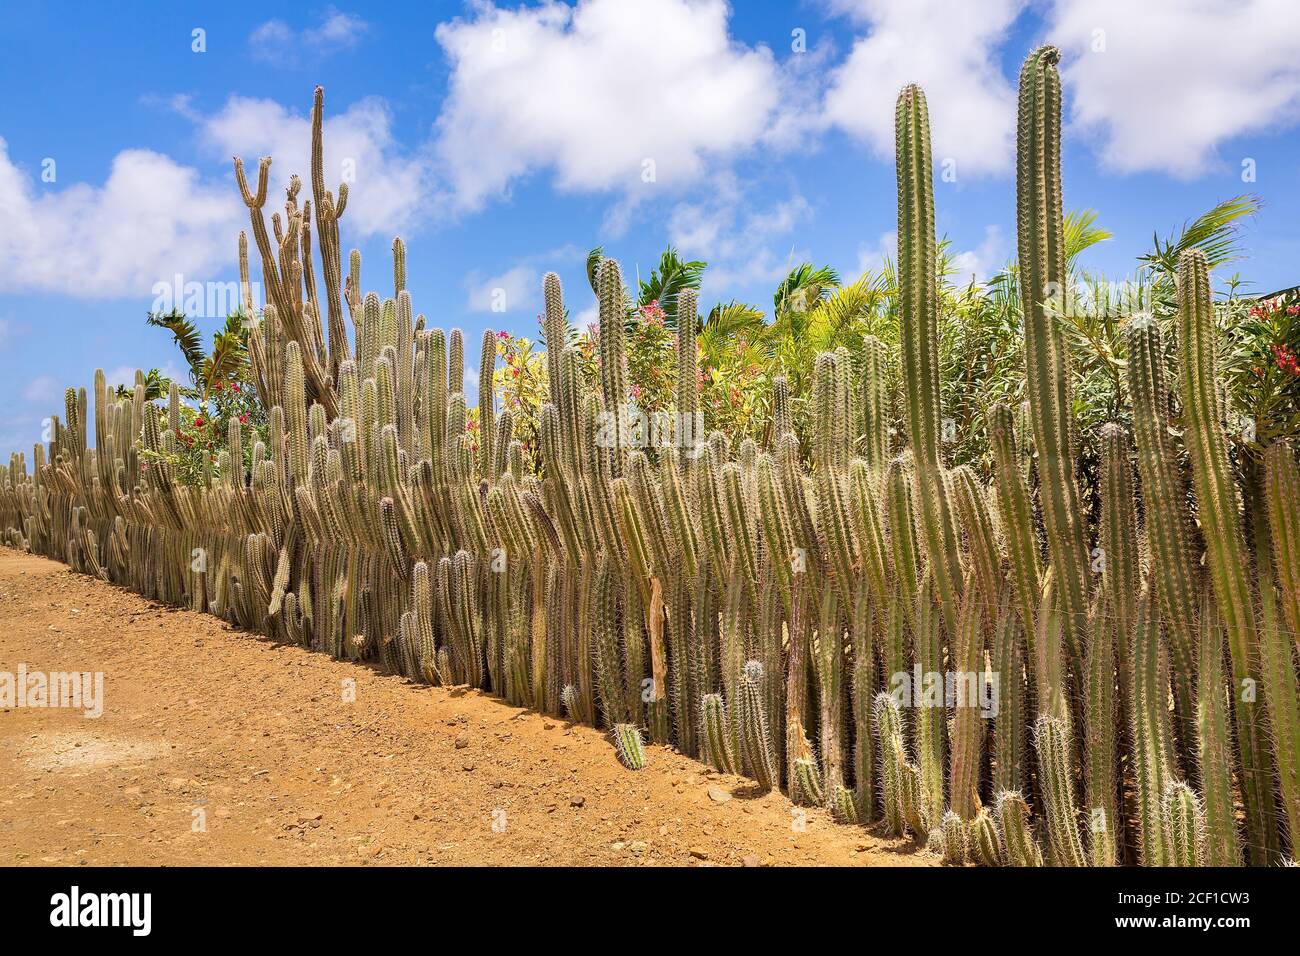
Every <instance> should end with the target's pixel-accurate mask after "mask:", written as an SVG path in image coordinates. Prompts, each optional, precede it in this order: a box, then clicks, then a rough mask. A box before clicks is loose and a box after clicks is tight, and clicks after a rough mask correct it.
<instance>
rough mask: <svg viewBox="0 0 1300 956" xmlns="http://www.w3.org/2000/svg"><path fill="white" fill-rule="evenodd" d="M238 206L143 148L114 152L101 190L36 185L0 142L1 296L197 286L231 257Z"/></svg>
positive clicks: (226, 192) (225, 191) (102, 294)
mask: <svg viewBox="0 0 1300 956" xmlns="http://www.w3.org/2000/svg"><path fill="white" fill-rule="evenodd" d="M241 205H242V204H241V203H240V202H239V199H238V194H237V193H234V192H232V191H231V190H230V188H229V187H228V186H226V187H224V188H217V187H214V186H211V185H208V184H205V183H204V182H202V181H201V180H200V178H199V174H198V172H197V171H196V170H195V169H193V168H191V167H188V166H182V165H180V164H178V163H176V162H175V161H174V160H172V159H170V158H168V157H167V156H163V155H161V154H160V153H155V152H152V151H150V150H144V149H128V150H123V151H122V152H120V153H118V154H117V156H116V157H114V159H113V162H112V166H111V167H110V169H109V173H108V178H107V179H106V180H105V181H104V183H103V185H92V184H89V183H77V184H75V185H72V186H68V187H63V188H56V187H54V186H44V185H37V184H36V182H35V181H34V179H33V177H32V176H29V175H27V174H26V173H25V172H24V171H23V170H21V169H19V167H18V166H17V165H16V164H15V163H14V162H13V161H12V160H10V158H9V151H8V147H7V144H6V143H5V141H4V140H3V139H0V290H3V291H8V292H16V291H28V292H55V293H61V294H65V295H71V296H76V297H81V298H112V297H121V296H130V295H143V294H147V293H148V292H149V290H150V289H151V288H152V287H153V285H154V283H156V282H159V281H170V280H171V278H172V276H174V275H175V274H176V273H181V274H183V275H185V276H187V277H194V278H202V277H204V276H205V274H209V273H210V272H211V271H212V270H213V269H217V268H221V267H222V266H224V265H226V264H228V263H229V262H230V261H232V260H233V259H234V253H235V235H236V232H237V231H238V222H239V218H240V212H241V209H240V206H241Z"/></svg>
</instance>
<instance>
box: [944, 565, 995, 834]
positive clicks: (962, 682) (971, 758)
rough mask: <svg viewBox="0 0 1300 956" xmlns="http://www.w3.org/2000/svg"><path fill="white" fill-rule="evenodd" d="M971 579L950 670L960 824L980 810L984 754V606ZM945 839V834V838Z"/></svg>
mask: <svg viewBox="0 0 1300 956" xmlns="http://www.w3.org/2000/svg"><path fill="white" fill-rule="evenodd" d="M972 578H973V572H972V573H971V574H968V575H967V579H966V586H965V591H966V596H965V598H964V599H963V600H962V607H961V615H960V617H959V618H958V624H957V633H956V635H955V636H954V640H953V644H952V658H951V661H950V664H949V666H950V668H951V669H952V670H953V671H954V672H955V673H954V674H953V678H954V690H955V694H954V698H955V699H954V707H953V720H952V763H951V768H950V772H949V775H948V777H949V779H948V783H949V801H950V803H951V804H952V810H953V811H955V812H956V814H957V815H958V817H960V818H961V819H962V820H966V821H969V820H973V819H974V818H975V814H976V813H977V812H978V810H979V780H980V766H981V764H982V762H983V752H984V721H983V715H982V714H981V712H980V710H981V706H982V704H981V697H982V694H981V692H980V691H981V685H982V684H983V681H984V631H985V624H984V603H983V600H984V599H983V597H982V595H981V594H980V593H979V591H978V589H977V587H976V585H975V583H974V581H973V580H972ZM945 836H946V834H945Z"/></svg>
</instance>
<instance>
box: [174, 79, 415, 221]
mask: <svg viewBox="0 0 1300 956" xmlns="http://www.w3.org/2000/svg"><path fill="white" fill-rule="evenodd" d="M325 106H326V112H325V131H324V141H325V163H324V165H325V181H326V185H327V186H328V188H329V189H330V190H331V191H335V192H337V188H338V184H339V183H340V182H342V181H344V180H345V179H346V180H347V181H348V205H347V209H346V210H345V211H344V214H343V219H342V220H341V228H342V229H343V230H344V231H347V230H350V229H351V230H356V231H357V232H359V233H360V234H362V235H367V236H368V235H374V234H376V233H391V232H393V231H394V230H401V229H403V228H405V227H407V226H409V225H411V224H412V223H413V222H415V221H416V219H417V213H418V212H421V211H425V210H424V207H423V206H422V197H425V196H427V195H428V193H429V189H428V178H427V177H428V172H429V170H428V164H427V162H426V161H425V160H424V158H422V157H421V156H419V155H418V154H415V155H412V154H408V153H407V152H406V151H405V150H404V149H402V147H401V146H400V145H399V144H398V142H397V140H396V138H395V137H394V135H393V128H392V115H391V114H390V113H389V110H388V107H387V105H386V104H385V102H384V101H383V100H381V99H378V98H376V97H370V98H367V99H363V100H359V101H358V102H356V103H353V104H352V106H350V107H349V108H348V109H347V110H345V111H344V112H342V113H337V114H334V115H330V113H329V100H328V98H327V99H326V103H325ZM197 120H198V122H199V123H200V126H201V133H202V136H203V138H204V140H205V141H206V142H207V143H208V144H209V145H210V146H212V148H213V150H214V151H215V152H216V153H217V155H219V156H221V157H223V158H228V157H230V156H231V155H236V156H242V157H243V159H244V167H245V170H246V171H247V174H248V176H249V185H250V188H256V185H257V183H256V175H257V157H259V156H268V155H269V156H271V157H272V158H273V159H274V162H273V163H272V165H271V181H272V183H273V185H274V186H275V193H273V194H271V196H270V197H269V198H268V199H267V207H266V215H267V216H268V218H269V216H270V214H271V212H272V211H273V210H275V209H276V208H278V207H279V206H280V205H281V203H282V200H281V199H277V198H275V196H276V194H278V195H279V196H281V197H282V196H283V190H284V188H285V187H286V186H287V185H288V183H289V177H290V176H291V175H292V174H294V173H297V174H298V176H300V177H301V178H302V180H303V192H302V194H301V195H300V196H299V202H301V201H302V200H303V199H304V198H310V196H311V191H310V190H311V185H310V179H311V121H310V119H309V117H308V116H307V115H299V114H297V113H294V112H292V111H290V110H288V109H285V107H283V106H281V105H280V104H279V103H277V102H275V101H274V100H261V99H249V98H246V97H239V96H235V97H231V98H230V100H228V101H227V103H226V105H225V106H224V107H223V108H222V109H221V111H220V112H218V113H216V114H215V115H212V116H209V117H197ZM232 188H233V187H232ZM237 195H238V193H236V196H237Z"/></svg>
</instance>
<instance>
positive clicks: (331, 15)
mask: <svg viewBox="0 0 1300 956" xmlns="http://www.w3.org/2000/svg"><path fill="white" fill-rule="evenodd" d="M369 29H370V25H369V24H367V23H366V21H365V20H363V19H361V17H359V16H357V15H356V14H354V13H343V12H342V11H340V10H336V9H335V8H334V7H330V8H329V9H327V10H326V11H325V13H324V14H322V15H321V18H320V21H319V22H318V23H317V24H316V25H315V26H311V27H305V28H303V29H300V30H295V29H294V28H293V27H291V26H290V25H289V24H288V23H286V22H285V21H284V20H278V19H277V20H267V21H266V22H265V23H262V24H259V25H258V26H257V27H255V28H254V30H253V32H252V33H251V34H250V35H249V37H248V48H249V52H251V53H252V55H253V57H254V58H255V59H258V60H264V61H266V62H267V63H273V64H276V65H279V66H296V65H298V64H299V63H300V62H301V61H302V58H303V56H304V55H305V54H310V55H311V56H312V57H314V58H317V59H319V58H320V57H322V56H328V55H329V54H331V53H335V52H337V51H339V50H346V49H349V48H350V47H354V46H356V45H357V44H358V43H360V42H361V38H362V37H363V36H365V34H366V33H367V32H368V31H369Z"/></svg>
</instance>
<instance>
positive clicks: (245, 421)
mask: <svg viewBox="0 0 1300 956" xmlns="http://www.w3.org/2000/svg"><path fill="white" fill-rule="evenodd" d="M239 424H241V425H247V424H248V416H247V415H240V416H239Z"/></svg>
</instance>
